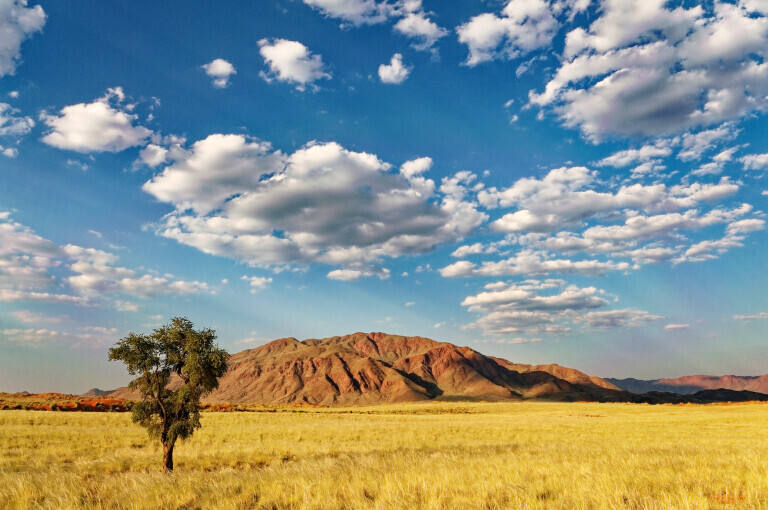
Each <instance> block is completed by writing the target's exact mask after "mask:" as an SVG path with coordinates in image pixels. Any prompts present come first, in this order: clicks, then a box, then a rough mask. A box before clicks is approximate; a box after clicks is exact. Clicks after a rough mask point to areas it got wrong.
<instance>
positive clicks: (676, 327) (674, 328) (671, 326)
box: [664, 324, 691, 331]
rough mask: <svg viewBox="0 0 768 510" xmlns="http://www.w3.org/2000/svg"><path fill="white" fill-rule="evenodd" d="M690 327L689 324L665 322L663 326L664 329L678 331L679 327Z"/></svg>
mask: <svg viewBox="0 0 768 510" xmlns="http://www.w3.org/2000/svg"><path fill="white" fill-rule="evenodd" d="M690 327H691V325H690V324H667V325H666V326H664V329H665V330H666V331H680V330H681V329H688V328H690Z"/></svg>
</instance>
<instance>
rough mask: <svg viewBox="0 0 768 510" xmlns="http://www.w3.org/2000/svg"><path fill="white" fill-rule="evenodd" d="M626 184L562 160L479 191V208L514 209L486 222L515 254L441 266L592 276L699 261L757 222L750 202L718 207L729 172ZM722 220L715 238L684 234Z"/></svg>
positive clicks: (472, 249)
mask: <svg viewBox="0 0 768 510" xmlns="http://www.w3.org/2000/svg"><path fill="white" fill-rule="evenodd" d="M669 145H671V144H668V143H662V142H659V143H657V144H654V145H649V146H644V147H642V148H640V149H630V150H628V151H622V152H619V153H616V154H613V155H611V156H609V157H608V158H606V159H605V160H604V161H605V164H606V165H611V166H614V165H617V166H621V165H631V164H634V163H635V162H637V161H640V160H642V159H643V158H645V157H651V158H652V157H654V155H655V154H658V153H659V152H661V151H663V152H664V153H667V151H666V149H667V148H668V147H669ZM735 149H736V148H731V149H726V150H724V151H721V153H720V154H718V155H717V156H715V158H714V160H713V161H714V162H715V164H717V165H723V164H724V163H725V162H726V161H728V160H729V159H730V158H731V157H732V154H733V152H734V150H735ZM667 154H668V155H669V153H667ZM629 182H631V181H623V182H622V181H616V180H611V181H603V180H601V179H599V176H598V174H597V172H594V171H591V170H589V169H588V168H586V167H563V168H557V169H554V170H551V171H549V172H548V173H547V174H545V175H544V176H543V177H541V178H533V177H530V178H523V179H519V180H518V181H516V182H515V183H514V184H512V186H510V187H509V188H506V189H502V190H499V189H496V188H494V187H491V188H482V189H479V191H478V193H477V197H478V201H479V202H480V203H481V204H483V205H484V206H485V207H487V208H490V209H494V208H503V209H506V208H514V209H516V210H515V211H514V212H509V213H505V214H503V215H502V216H501V217H499V218H497V219H496V220H494V221H493V222H491V224H490V227H491V229H492V230H494V231H496V232H500V233H506V234H507V237H506V238H505V240H504V249H505V250H507V251H513V250H515V246H516V245H517V246H518V248H517V249H516V250H517V251H515V253H514V254H513V255H512V256H511V257H508V258H502V259H500V260H496V261H484V262H482V263H475V262H470V261H468V260H459V261H457V262H455V263H452V264H450V265H448V266H446V267H444V268H442V269H441V270H440V273H441V274H442V275H443V276H446V277H461V276H492V275H526V274H527V275H543V274H550V273H559V274H587V275H598V274H604V273H607V272H611V271H627V270H635V269H638V268H640V267H641V266H642V265H644V264H651V263H659V262H673V263H681V262H698V261H701V260H707V259H709V258H716V257H717V256H719V255H721V254H723V253H725V252H726V251H728V250H729V249H732V248H735V247H740V246H742V245H743V243H742V241H743V240H744V239H745V236H746V235H747V234H748V233H749V232H753V231H755V230H758V229H761V228H762V225H763V220H761V219H759V218H747V216H748V215H749V214H751V213H752V209H753V208H752V206H751V205H749V204H735V205H733V206H731V207H722V206H720V207H717V206H716V204H717V203H718V202H721V201H723V200H726V199H729V198H730V197H732V196H733V195H734V194H736V192H737V191H738V190H739V185H738V184H736V183H734V182H732V181H731V180H730V179H728V178H722V179H720V181H719V182H716V183H706V184H702V183H698V182H693V183H690V182H689V183H685V184H678V185H671V186H670V185H666V184H663V183H659V182H654V183H652V184H643V183H638V182H635V183H632V184H630V183H629ZM718 225H720V226H723V227H724V229H725V234H724V236H723V237H722V238H720V239H715V240H708V241H703V242H698V243H696V242H693V241H691V240H689V239H688V237H687V235H688V234H690V233H697V232H699V231H704V230H706V229H711V228H713V227H716V226H718ZM749 228H753V229H755V230H749ZM499 247H500V245H494V244H493V243H491V244H490V245H488V246H487V247H484V246H483V245H481V244H479V243H476V244H475V245H469V246H467V247H460V248H459V249H457V250H456V251H455V252H454V256H456V257H458V258H464V257H466V256H469V255H481V254H488V253H493V252H494V251H497V249H498V248H499ZM490 248H494V249H493V250H492V249H490ZM577 254H584V255H583V256H577ZM630 261H631V262H630Z"/></svg>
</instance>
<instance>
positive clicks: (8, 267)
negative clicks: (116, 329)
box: [0, 213, 207, 308]
mask: <svg viewBox="0 0 768 510" xmlns="http://www.w3.org/2000/svg"><path fill="white" fill-rule="evenodd" d="M118 260H119V259H118V257H117V256H115V255H113V254H111V253H107V252H105V251H102V250H96V249H93V248H82V247H79V246H74V245H66V246H63V247H61V246H58V245H56V244H54V243H53V242H51V241H49V240H47V239H45V238H43V237H41V236H39V235H37V234H36V233H35V232H34V231H32V230H31V229H30V228H28V227H26V226H24V225H21V224H20V223H16V222H14V221H12V220H11V218H10V214H8V213H0V301H44V302H52V303H68V304H76V305H93V304H95V301H96V298H101V299H106V298H105V296H104V293H122V294H127V295H134V296H140V297H149V296H155V295H161V294H187V293H192V292H199V291H203V290H206V289H207V285H206V284H204V283H200V282H185V281H182V280H177V279H174V278H173V277H171V276H170V275H165V276H162V277H160V276H152V275H149V274H143V275H142V274H138V273H137V272H136V271H134V270H132V269H128V268H125V267H119V266H117V265H116V263H117V262H118ZM54 268H58V269H57V272H62V271H64V270H65V269H66V270H68V271H70V272H71V273H72V276H66V277H63V278H62V279H58V278H55V277H54V276H53V275H52V270H53V269H54ZM65 283H66V284H67V285H68V286H69V288H70V289H71V290H72V291H75V294H67V293H62V290H63V288H64V284H65ZM47 288H54V289H56V292H49V291H47V290H46V289H47ZM116 306H118V308H121V306H120V304H119V303H117V304H116ZM123 308H124V307H123Z"/></svg>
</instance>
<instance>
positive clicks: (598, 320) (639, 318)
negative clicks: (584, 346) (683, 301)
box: [574, 308, 664, 329]
mask: <svg viewBox="0 0 768 510" xmlns="http://www.w3.org/2000/svg"><path fill="white" fill-rule="evenodd" d="M663 318H664V317H663V316H661V315H653V314H650V313H648V312H645V311H643V310H637V309H634V308H624V309H623V310H606V311H600V312H589V313H587V314H584V315H582V316H578V317H575V318H574V322H577V323H580V324H585V325H586V326H587V327H590V328H595V329H615V328H637V327H640V326H642V325H643V324H645V323H647V322H653V321H658V320H661V319H663Z"/></svg>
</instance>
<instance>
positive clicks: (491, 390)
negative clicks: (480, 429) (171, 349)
mask: <svg viewBox="0 0 768 510" xmlns="http://www.w3.org/2000/svg"><path fill="white" fill-rule="evenodd" d="M179 384H180V380H172V381H171V387H173V386H178V385H179ZM657 390H658V388H654V389H652V390H650V391H652V392H653V393H649V394H647V395H635V394H633V393H629V392H628V391H623V390H622V388H621V386H619V385H616V384H615V383H613V382H612V381H610V380H605V379H601V378H599V377H594V376H589V375H587V374H585V373H583V372H580V371H578V370H575V369H572V368H567V367H562V366H559V365H555V364H550V365H524V364H519V363H513V362H510V361H507V360H505V359H502V358H497V357H492V356H485V355H483V354H481V353H479V352H477V351H475V350H474V349H471V348H469V347H459V346H456V345H453V344H451V343H448V342H438V341H435V340H431V339H429V338H422V337H404V336H398V335H388V334H386V333H354V334H352V335H346V336H340V337H339V336H337V337H331V338H324V339H320V340H316V339H309V340H304V341H299V340H297V339H295V338H282V339H280V340H275V341H273V342H270V343H268V344H265V345H262V346H260V347H257V348H255V349H249V350H246V351H242V352H239V353H237V354H234V355H232V356H231V357H230V360H229V369H228V371H227V373H226V374H224V376H223V377H221V379H219V388H218V389H217V390H215V391H214V392H212V393H210V394H209V395H207V396H206V397H205V398H204V401H205V402H209V403H224V402H228V403H232V404H237V403H262V404H290V403H302V402H306V403H310V404H322V405H360V404H365V405H373V404H381V403H393V402H418V401H427V400H500V401H516V400H517V401H519V400H526V399H540V400H555V401H579V400H585V401H600V402H651V403H658V402H699V401H717V400H768V395H761V394H759V393H739V392H738V391H730V392H729V391H727V390H725V391H719V392H712V391H708V390H707V391H704V392H700V393H694V394H692V395H688V396H686V397H681V396H680V395H676V394H673V393H660V392H658V391H657ZM89 393H91V394H107V395H109V396H110V397H117V398H127V399H135V398H138V394H137V393H136V392H133V391H131V390H129V389H128V388H119V389H117V390H114V391H112V392H102V390H97V389H95V388H94V389H92V390H90V391H89ZM691 393H693V392H691Z"/></svg>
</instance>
